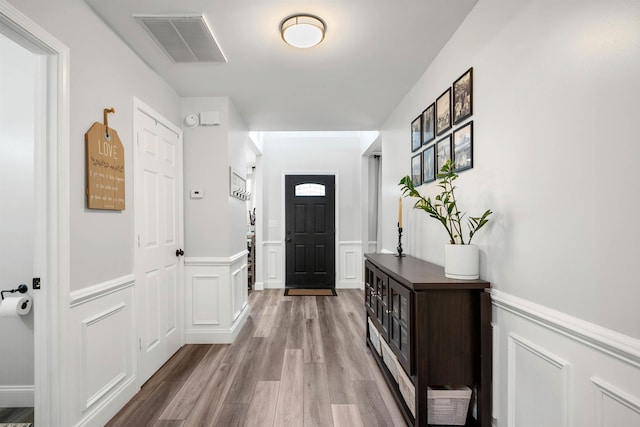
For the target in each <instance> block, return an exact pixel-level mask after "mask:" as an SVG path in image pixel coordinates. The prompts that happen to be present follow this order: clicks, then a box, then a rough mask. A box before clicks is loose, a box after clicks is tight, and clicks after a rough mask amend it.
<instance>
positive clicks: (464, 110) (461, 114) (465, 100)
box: [453, 67, 473, 125]
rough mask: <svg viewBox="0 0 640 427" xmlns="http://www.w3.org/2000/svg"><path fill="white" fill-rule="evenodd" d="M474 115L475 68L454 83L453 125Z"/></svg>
mask: <svg viewBox="0 0 640 427" xmlns="http://www.w3.org/2000/svg"><path fill="white" fill-rule="evenodd" d="M472 114H473V67H472V68H469V69H468V70H467V71H466V72H465V73H464V74H463V75H461V76H460V78H459V79H458V80H456V81H455V82H453V124H454V125H455V124H458V123H460V122H461V121H463V120H464V119H466V118H467V117H471V115H472Z"/></svg>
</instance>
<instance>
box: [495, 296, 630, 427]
mask: <svg viewBox="0 0 640 427" xmlns="http://www.w3.org/2000/svg"><path fill="white" fill-rule="evenodd" d="M491 296H492V301H493V306H494V313H493V324H494V328H493V335H494V346H493V347H494V360H493V367H494V369H493V370H494V372H493V386H494V396H493V398H494V404H493V416H494V419H493V423H494V425H495V426H499V427H516V426H517V427H523V426H524V427H529V426H536V427H537V426H542V425H544V426H592V427H596V426H597V427H605V426H606V427H613V426H627V425H640V340H637V339H635V338H631V337H629V336H626V335H622V334H619V333H617V332H614V331H611V330H608V329H606V328H603V327H601V326H598V325H595V324H593V323H589V322H585V321H583V320H581V319H577V318H575V317H572V316H569V315H567V314H565V313H561V312H558V311H555V310H552V309H549V308H547V307H544V306H541V305H538V304H534V303H532V302H530V301H527V300H524V299H522V298H518V297H515V296H513V295H510V294H507V293H505V292H501V291H498V290H495V289H494V290H492V292H491Z"/></svg>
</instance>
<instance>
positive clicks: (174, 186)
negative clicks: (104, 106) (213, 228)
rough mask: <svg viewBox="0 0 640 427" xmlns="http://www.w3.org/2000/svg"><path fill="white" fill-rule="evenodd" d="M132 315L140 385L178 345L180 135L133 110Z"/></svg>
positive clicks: (144, 111)
mask: <svg viewBox="0 0 640 427" xmlns="http://www.w3.org/2000/svg"><path fill="white" fill-rule="evenodd" d="M135 114H136V117H135V132H136V151H137V152H136V166H135V168H136V176H135V182H136V184H135V192H136V193H135V201H136V202H135V203H136V204H135V216H136V233H137V243H136V246H137V250H136V312H137V321H138V333H139V337H140V357H139V358H138V379H139V382H138V384H139V385H142V384H143V383H144V382H145V381H146V380H147V379H149V377H150V376H151V375H152V374H153V373H154V372H156V371H157V370H158V369H159V368H160V367H161V366H162V365H163V364H164V363H165V362H166V361H167V360H168V359H169V357H171V355H173V354H174V353H175V352H176V351H177V350H178V349H179V348H180V346H181V345H182V342H183V338H182V321H181V319H182V309H181V307H182V298H183V294H182V289H183V287H182V269H183V262H182V256H181V255H182V254H180V252H181V251H182V239H183V236H182V234H183V231H182V230H183V226H182V203H181V201H182V135H181V133H180V130H179V129H177V128H175V126H173V125H171V124H170V123H163V122H162V120H163V119H158V118H157V116H155V115H154V113H152V112H149V109H148V108H142V107H136V109H135Z"/></svg>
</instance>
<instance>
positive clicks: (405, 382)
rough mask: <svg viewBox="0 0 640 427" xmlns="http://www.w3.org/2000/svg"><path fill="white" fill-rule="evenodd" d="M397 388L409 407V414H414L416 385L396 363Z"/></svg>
mask: <svg viewBox="0 0 640 427" xmlns="http://www.w3.org/2000/svg"><path fill="white" fill-rule="evenodd" d="M398 388H399V389H400V394H401V395H402V397H403V399H404V401H405V403H406V404H407V406H408V407H409V410H410V411H411V414H412V415H413V416H414V417H415V416H416V387H415V386H414V385H413V383H412V382H411V379H410V378H409V376H408V375H407V374H406V373H405V372H404V369H402V367H401V366H400V364H398Z"/></svg>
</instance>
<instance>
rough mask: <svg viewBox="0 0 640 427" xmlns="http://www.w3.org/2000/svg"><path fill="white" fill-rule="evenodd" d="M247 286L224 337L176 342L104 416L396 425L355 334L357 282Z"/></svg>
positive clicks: (394, 410)
mask: <svg viewBox="0 0 640 427" xmlns="http://www.w3.org/2000/svg"><path fill="white" fill-rule="evenodd" d="M337 293H338V296H327V297H316V296H284V295H283V294H284V291H283V290H281V289H279V290H275V289H273V290H265V291H254V292H252V293H251V295H250V297H249V310H250V312H249V316H248V318H247V321H246V323H245V326H244V327H243V329H242V330H241V331H240V334H239V335H238V337H237V338H236V340H235V342H234V343H233V344H231V345H185V346H184V347H182V348H181V349H180V350H179V351H178V352H177V353H176V354H175V355H174V356H173V357H172V358H171V359H170V360H169V361H168V362H167V363H166V364H165V365H164V366H163V367H162V368H161V369H160V370H159V371H158V372H157V373H156V374H155V375H153V376H152V377H151V378H150V379H149V381H147V383H146V384H145V385H144V386H143V387H142V388H141V390H140V391H139V392H138V394H136V395H135V396H134V397H133V399H132V400H131V401H130V402H129V403H127V405H126V406H125V407H124V408H122V410H121V411H120V412H119V413H118V414H116V416H115V417H114V418H113V419H112V420H111V421H110V422H109V423H108V424H107V426H110V427H114V426H154V427H189V426H198V427H205V426H221V427H222V426H224V427H232V426H260V427H262V426H264V427H289V426H291V427H312V426H321V427H325V426H327V427H331V426H333V427H355V426H367V427H369V426H405V425H406V424H405V422H404V420H403V418H402V414H401V413H400V411H399V410H398V407H397V406H396V403H395V401H394V400H393V397H392V396H391V393H390V391H389V389H388V388H387V386H386V384H385V382H384V379H383V378H382V375H381V374H380V372H379V370H378V367H377V366H376V363H375V361H374V360H373V357H372V356H371V353H370V350H369V348H368V347H367V346H366V344H365V316H364V307H363V295H362V291H358V290H338V291H337Z"/></svg>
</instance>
